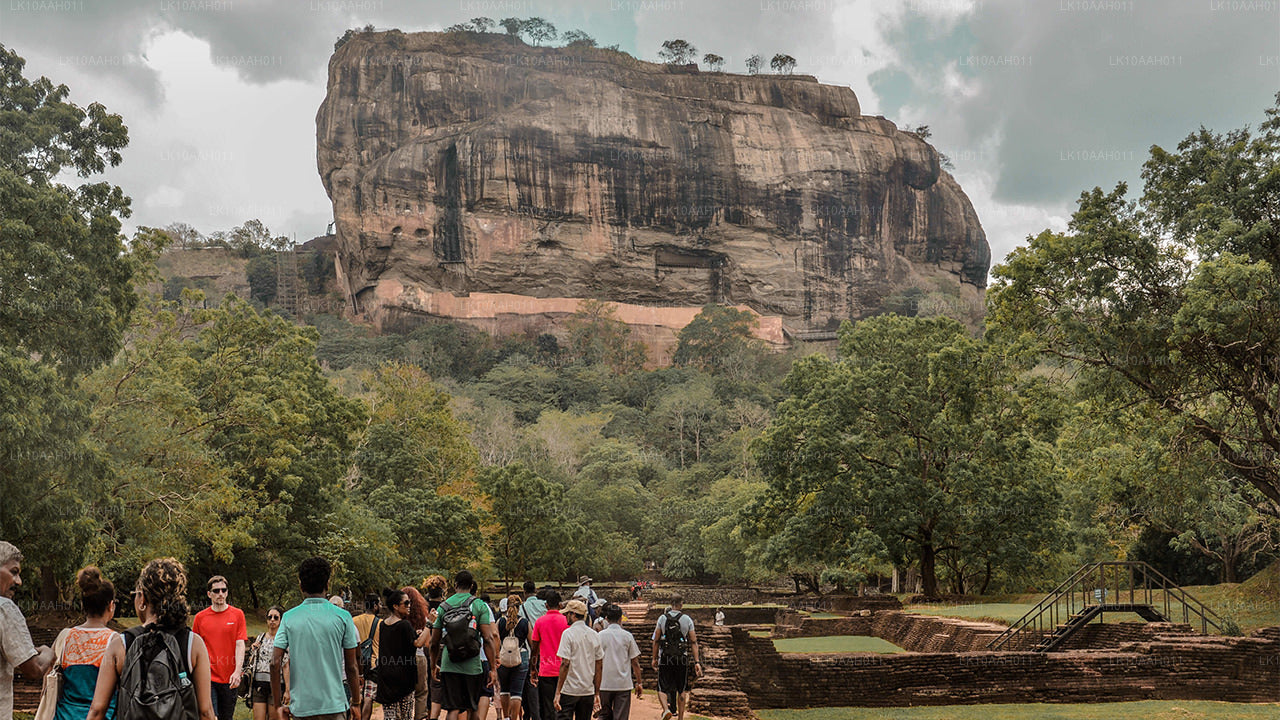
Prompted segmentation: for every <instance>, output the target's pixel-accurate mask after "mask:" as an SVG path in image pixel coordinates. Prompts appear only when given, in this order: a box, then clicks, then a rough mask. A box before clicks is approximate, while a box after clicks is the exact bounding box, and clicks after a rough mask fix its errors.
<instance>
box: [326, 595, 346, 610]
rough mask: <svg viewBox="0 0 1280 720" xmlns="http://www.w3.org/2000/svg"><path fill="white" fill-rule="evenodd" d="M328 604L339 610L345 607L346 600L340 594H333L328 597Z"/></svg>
mask: <svg viewBox="0 0 1280 720" xmlns="http://www.w3.org/2000/svg"><path fill="white" fill-rule="evenodd" d="M329 604H331V605H333V606H334V607H336V608H338V609H340V610H346V609H347V601H346V600H343V599H342V596H341V595H333V596H330V597H329Z"/></svg>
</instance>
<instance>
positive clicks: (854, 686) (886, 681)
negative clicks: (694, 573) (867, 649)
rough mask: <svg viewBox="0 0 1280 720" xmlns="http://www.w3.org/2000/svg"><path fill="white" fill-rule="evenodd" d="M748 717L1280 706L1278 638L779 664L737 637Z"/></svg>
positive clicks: (778, 657)
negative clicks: (753, 712)
mask: <svg viewBox="0 0 1280 720" xmlns="http://www.w3.org/2000/svg"><path fill="white" fill-rule="evenodd" d="M732 634H733V640H734V645H735V648H736V655H737V661H738V663H739V665H740V669H739V677H740V683H741V686H742V689H743V691H744V692H746V694H747V696H748V697H749V698H750V700H751V704H752V707H756V708H767V707H839V706H850V705H851V706H871V707H888V706H906V705H948V704H975V703H1012V702H1114V701H1125V700H1147V699H1166V700H1227V701H1234V702H1277V701H1280V637H1270V636H1267V635H1263V634H1255V635H1254V636H1253V637H1250V638H1222V637H1201V636H1178V635H1174V636H1167V637H1166V636H1160V637H1159V638H1158V639H1157V640H1155V641H1153V642H1146V643H1129V644H1127V645H1125V646H1123V647H1122V648H1121V649H1119V650H1115V651H1105V652H1098V651H1094V652H1063V653H1048V654H1040V653H1030V652H1010V653H1004V652H1000V653H993V652H966V653H920V654H916V653H905V654H899V655H872V654H842V655H803V654H794V653H787V654H780V653H778V652H777V651H776V650H774V647H773V642H772V641H771V640H769V639H768V638H754V637H751V635H750V634H749V633H748V632H747V631H746V630H745V629H742V628H733V629H732Z"/></svg>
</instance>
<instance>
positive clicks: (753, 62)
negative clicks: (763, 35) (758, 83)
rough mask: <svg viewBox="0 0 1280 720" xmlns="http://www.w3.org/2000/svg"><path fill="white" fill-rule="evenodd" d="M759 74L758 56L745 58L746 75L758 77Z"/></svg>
mask: <svg viewBox="0 0 1280 720" xmlns="http://www.w3.org/2000/svg"><path fill="white" fill-rule="evenodd" d="M759 73H760V56H759V55H752V56H751V57H748V58H747V74H748V75H758V74H759Z"/></svg>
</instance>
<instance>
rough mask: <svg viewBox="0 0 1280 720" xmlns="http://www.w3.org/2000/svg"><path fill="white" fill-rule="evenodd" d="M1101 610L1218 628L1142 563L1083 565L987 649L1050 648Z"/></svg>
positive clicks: (1210, 615) (1208, 613)
mask: <svg viewBox="0 0 1280 720" xmlns="http://www.w3.org/2000/svg"><path fill="white" fill-rule="evenodd" d="M1105 613H1136V614H1137V615H1138V616H1139V617H1141V618H1142V619H1143V620H1146V621H1147V622H1182V623H1186V624H1188V625H1191V626H1192V627H1195V625H1197V624H1198V625H1199V626H1200V632H1201V633H1203V634H1206V635H1207V634H1208V633H1209V628H1213V629H1214V630H1217V631H1218V632H1222V618H1221V617H1220V616H1219V615H1218V614H1217V613H1215V612H1214V611H1213V610H1210V609H1209V608H1208V607H1207V606H1206V605H1205V604H1204V603H1202V602H1200V601H1199V600H1197V599H1196V598H1195V597H1194V596H1192V595H1191V593H1189V592H1187V591H1186V590H1183V589H1182V588H1180V587H1178V585H1176V584H1175V583H1174V582H1173V581H1172V580H1170V579H1169V578H1167V577H1165V576H1164V575H1163V574H1161V573H1160V571H1158V570H1156V569H1155V568H1153V567H1151V566H1150V565H1148V564H1146V563H1145V562H1135V561H1124V562H1099V563H1092V564H1090V565H1085V566H1084V567H1081V568H1080V569H1079V570H1076V571H1075V573H1073V574H1072V575H1071V577H1069V578H1067V579H1066V580H1064V581H1063V582H1062V583H1061V584H1060V585H1058V587H1056V588H1054V589H1053V591H1052V592H1050V593H1049V594H1048V595H1046V596H1045V597H1044V599H1042V600H1041V601H1040V602H1038V603H1036V605H1035V607H1033V608H1031V610H1030V611H1028V612H1027V614H1025V615H1023V616H1022V617H1021V618H1020V619H1019V620H1018V621H1017V622H1015V623H1013V624H1012V625H1010V626H1009V629H1008V630H1005V631H1004V632H1003V633H1001V634H1000V635H999V636H998V637H997V638H996V639H995V640H992V641H991V643H990V644H989V645H987V647H988V648H989V649H991V650H1011V649H1021V648H1024V647H1026V646H1027V645H1028V644H1031V643H1033V642H1034V645H1032V647H1031V648H1030V649H1031V650H1032V651H1034V652H1050V651H1052V650H1056V649H1057V648H1058V647H1060V646H1061V645H1062V644H1063V643H1064V642H1066V641H1067V639H1068V638H1070V637H1071V636H1072V635H1074V634H1075V633H1076V632H1077V631H1079V630H1080V628H1082V627H1084V626H1085V625H1087V624H1089V623H1090V622H1092V621H1093V620H1094V619H1095V618H1100V617H1102V616H1103V615H1104V614H1105Z"/></svg>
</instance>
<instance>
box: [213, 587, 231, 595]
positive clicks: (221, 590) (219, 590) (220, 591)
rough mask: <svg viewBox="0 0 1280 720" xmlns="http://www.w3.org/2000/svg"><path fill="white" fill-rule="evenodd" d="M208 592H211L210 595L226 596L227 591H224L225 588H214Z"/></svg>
mask: <svg viewBox="0 0 1280 720" xmlns="http://www.w3.org/2000/svg"><path fill="white" fill-rule="evenodd" d="M209 592H211V593H218V594H219V595H224V594H226V592H227V589H226V588H214V589H212V590H210V591H209Z"/></svg>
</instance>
